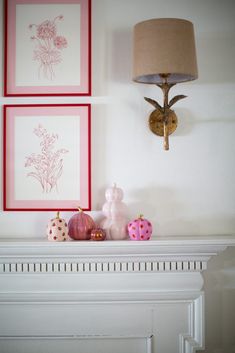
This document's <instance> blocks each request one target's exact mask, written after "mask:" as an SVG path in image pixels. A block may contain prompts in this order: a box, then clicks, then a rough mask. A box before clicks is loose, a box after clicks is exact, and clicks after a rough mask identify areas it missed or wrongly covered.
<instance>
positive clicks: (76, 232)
mask: <svg viewBox="0 0 235 353" xmlns="http://www.w3.org/2000/svg"><path fill="white" fill-rule="evenodd" d="M68 227H69V236H70V237H71V238H72V239H74V240H90V239H91V231H92V229H94V228H95V222H94V221H93V219H92V218H91V217H90V216H89V215H88V214H86V213H84V212H83V210H82V209H81V208H80V207H79V208H78V213H77V214H75V215H74V216H73V217H71V218H70V220H69V223H68Z"/></svg>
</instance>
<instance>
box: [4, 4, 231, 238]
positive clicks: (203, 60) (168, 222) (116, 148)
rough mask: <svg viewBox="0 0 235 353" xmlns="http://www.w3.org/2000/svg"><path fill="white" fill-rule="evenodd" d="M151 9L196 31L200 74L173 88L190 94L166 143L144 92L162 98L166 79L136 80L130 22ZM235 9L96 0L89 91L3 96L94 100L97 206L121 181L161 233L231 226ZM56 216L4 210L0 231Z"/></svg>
mask: <svg viewBox="0 0 235 353" xmlns="http://www.w3.org/2000/svg"><path fill="white" fill-rule="evenodd" d="M1 2H2V0H1ZM1 15H2V12H1ZM152 17H180V18H186V19H189V20H191V21H192V22H193V23H194V26H195V32H196V44H197V54H198V66H199V79H198V80H196V81H194V82H190V83H185V84H179V85H177V86H176V87H174V88H173V89H172V95H173V94H185V95H187V96H188V98H187V99H184V100H182V101H180V102H178V103H177V105H176V106H175V110H176V112H177V114H178V118H179V127H178V129H177V131H176V132H175V134H174V135H172V137H171V138H170V151H168V152H166V151H164V150H163V148H162V139H161V138H159V137H156V136H155V135H154V134H152V133H151V132H150V130H149V129H148V127H147V126H148V114H149V112H150V111H151V110H152V108H151V106H150V105H149V104H148V103H147V102H145V101H144V99H143V96H149V97H152V98H155V99H158V100H161V99H162V96H161V91H160V89H159V88H157V87H155V86H150V85H141V84H136V83H132V81H131V66H132V64H131V61H132V60H131V57H132V28H133V25H134V24H135V23H137V22H139V21H142V20H145V19H149V18H152ZM234 18H235V4H234V1H233V0H225V1H223V2H221V1H219V0H206V1H202V0H198V1H195V0H194V1H193V0H174V1H173V0H120V1H116V0H93V16H92V28H93V31H92V41H93V53H92V60H93V70H92V71H93V72H92V81H93V90H92V97H91V98H64V99H63V98H47V99H45V98H12V99H9V98H8V99H6V98H0V103H22V102H23V103H33V102H37V103H44V102H50V103H63V102H81V101H82V102H84V101H85V102H91V103H92V105H93V106H92V146H93V147H92V210H94V211H96V210H100V208H101V206H102V204H103V202H104V190H105V188H106V187H107V186H109V185H111V184H112V183H113V182H116V183H118V185H120V186H121V187H122V188H123V189H124V192H125V201H126V203H127V204H128V206H129V216H130V217H133V216H136V215H138V214H139V213H140V212H141V213H144V215H145V216H146V217H148V218H149V219H151V220H152V221H153V225H154V233H155V235H189V234H197V235H200V234H202V235H203V234H221V233H226V234H231V233H233V232H234V229H235V217H234V213H235V183H234V178H233V176H234V174H235V163H233V161H234V155H235V143H234V132H235V124H234V120H235V119H234V118H235V112H234V110H233V108H234V98H235V89H234V88H235V71H234V58H235V21H234ZM1 21H2V16H1ZM1 27H2V25H1ZM1 40H2V38H1ZM1 48H2V46H1ZM1 66H2V65H1ZM69 216H70V214H64V217H69ZM49 218H50V215H49V214H48V213H47V212H42V213H36V212H28V213H27V212H26V213H24V212H21V213H12V212H9V213H6V212H4V213H2V212H1V213H0V224H1V225H2V226H1V227H0V236H5V235H7V236H13V237H15V236H22V235H24V236H26V237H31V236H34V237H41V236H43V235H44V229H45V224H46V223H47V220H48V219H49ZM19 223H20V227H19Z"/></svg>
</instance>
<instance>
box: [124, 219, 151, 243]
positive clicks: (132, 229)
mask: <svg viewBox="0 0 235 353" xmlns="http://www.w3.org/2000/svg"><path fill="white" fill-rule="evenodd" d="M127 228H128V234H129V237H130V239H131V240H149V239H150V238H151V235H152V231H153V230H152V224H151V223H150V222H149V221H148V220H147V219H145V218H143V215H140V216H139V218H137V219H135V220H133V221H131V222H129V223H128V226H127Z"/></svg>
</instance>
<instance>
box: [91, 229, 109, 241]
mask: <svg viewBox="0 0 235 353" xmlns="http://www.w3.org/2000/svg"><path fill="white" fill-rule="evenodd" d="M105 238H106V232H105V230H104V229H102V228H95V229H92V231H91V240H96V241H102V240H105Z"/></svg>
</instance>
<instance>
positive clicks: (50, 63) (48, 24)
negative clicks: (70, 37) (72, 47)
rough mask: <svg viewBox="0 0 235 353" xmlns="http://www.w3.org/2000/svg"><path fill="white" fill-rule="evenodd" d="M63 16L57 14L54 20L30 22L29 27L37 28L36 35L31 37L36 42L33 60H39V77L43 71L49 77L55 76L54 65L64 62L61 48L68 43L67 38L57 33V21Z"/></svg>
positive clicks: (51, 78)
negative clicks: (37, 22) (38, 22)
mask: <svg viewBox="0 0 235 353" xmlns="http://www.w3.org/2000/svg"><path fill="white" fill-rule="evenodd" d="M63 18H64V17H63V16H62V15H60V16H57V17H55V18H54V20H52V21H50V20H45V21H43V22H42V23H40V24H39V25H37V24H30V25H29V29H30V30H32V29H33V28H36V31H35V35H33V36H31V39H32V40H33V41H34V42H35V49H34V51H33V53H34V56H33V60H36V61H38V62H39V71H38V74H39V77H40V73H41V71H42V72H43V76H44V77H45V78H47V79H50V80H53V79H54V77H55V71H54V66H55V65H57V64H59V63H61V62H62V55H61V50H62V49H64V48H66V47H67V45H68V42H67V39H66V38H65V37H63V36H59V35H57V21H61V20H63Z"/></svg>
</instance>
